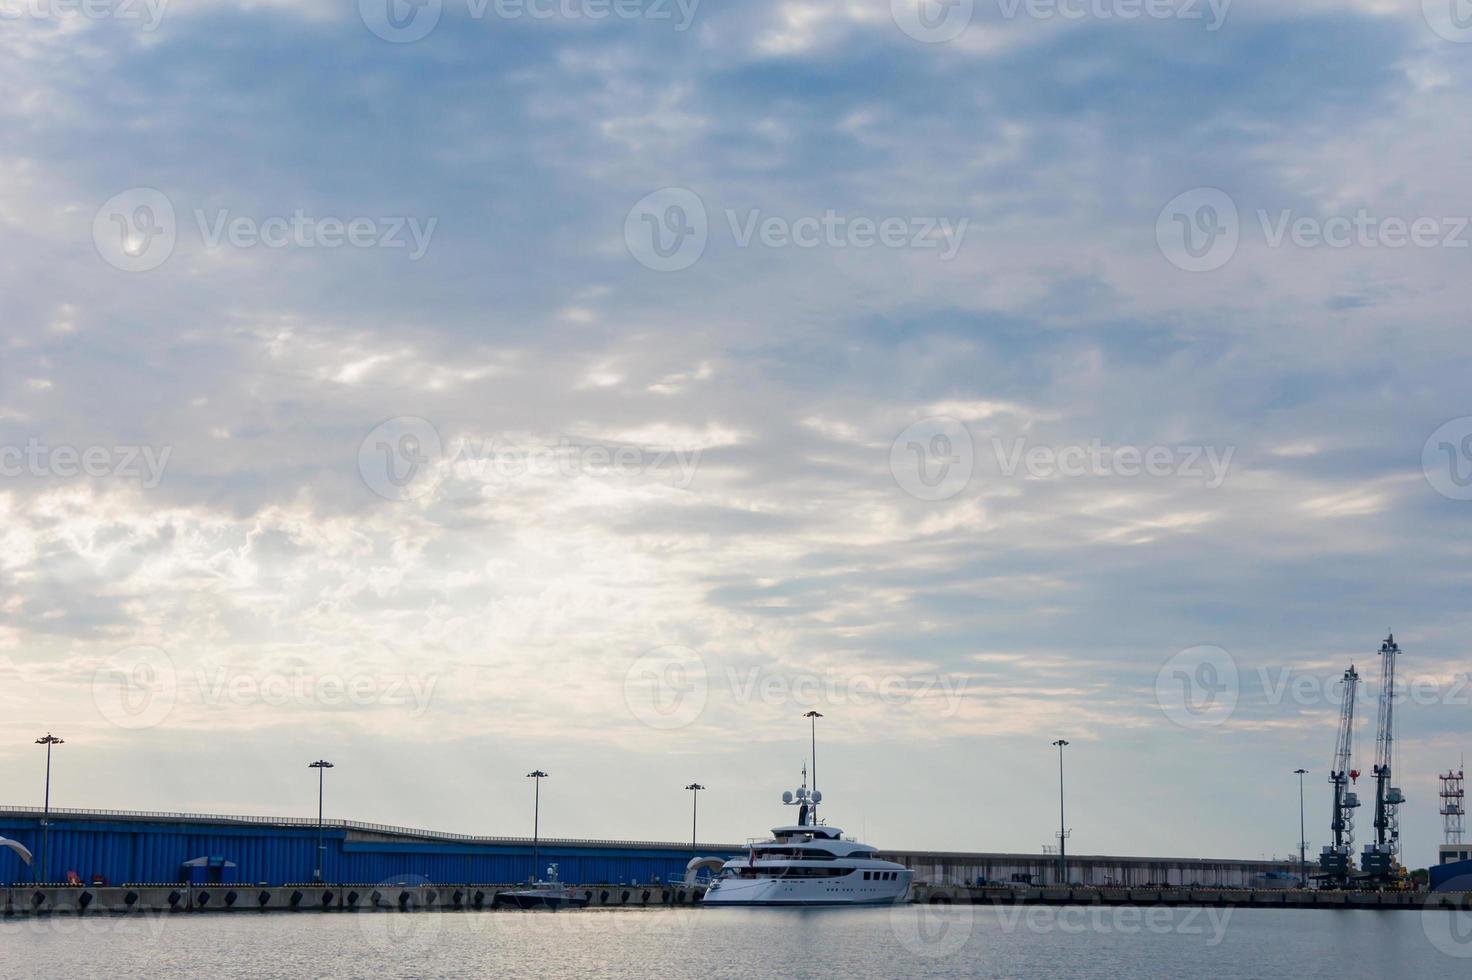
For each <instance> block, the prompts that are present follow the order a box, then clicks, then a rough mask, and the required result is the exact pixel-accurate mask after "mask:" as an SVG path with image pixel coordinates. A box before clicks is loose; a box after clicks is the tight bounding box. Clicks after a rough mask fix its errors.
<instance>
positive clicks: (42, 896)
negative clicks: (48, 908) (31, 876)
mask: <svg viewBox="0 0 1472 980" xmlns="http://www.w3.org/2000/svg"><path fill="white" fill-rule="evenodd" d="M31 904H32V905H33V906H35V907H36V908H40V907H41V906H42V905H45V904H46V893H45V892H36V893H35V894H33V895H32V896H31Z"/></svg>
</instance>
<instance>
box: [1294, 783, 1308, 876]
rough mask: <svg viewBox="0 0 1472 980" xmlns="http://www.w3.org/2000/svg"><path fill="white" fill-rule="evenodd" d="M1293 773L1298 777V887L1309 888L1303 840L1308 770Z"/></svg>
mask: <svg viewBox="0 0 1472 980" xmlns="http://www.w3.org/2000/svg"><path fill="white" fill-rule="evenodd" d="M1293 772H1294V773H1295V774H1296V775H1297V776H1298V887H1299V888H1307V887H1308V858H1307V857H1306V856H1305V851H1306V850H1307V848H1308V842H1307V841H1305V840H1304V839H1303V774H1304V773H1306V772H1308V770H1307V769H1295V770H1293Z"/></svg>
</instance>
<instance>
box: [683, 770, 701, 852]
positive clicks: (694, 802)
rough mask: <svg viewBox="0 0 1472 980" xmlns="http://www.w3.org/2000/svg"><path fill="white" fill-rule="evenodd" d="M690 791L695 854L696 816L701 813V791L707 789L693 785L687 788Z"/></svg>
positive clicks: (691, 831) (691, 836) (692, 846)
mask: <svg viewBox="0 0 1472 980" xmlns="http://www.w3.org/2000/svg"><path fill="white" fill-rule="evenodd" d="M685 788H686V789H688V790H689V791H690V853H692V854H694V853H695V815H696V813H698V812H699V807H700V791H701V790H703V789H705V787H704V786H702V785H700V784H699V783H691V784H690V785H689V786H686V787H685Z"/></svg>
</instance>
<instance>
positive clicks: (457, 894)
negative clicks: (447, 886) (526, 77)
mask: <svg viewBox="0 0 1472 980" xmlns="http://www.w3.org/2000/svg"><path fill="white" fill-rule="evenodd" d="M450 904H452V905H454V906H455V908H457V909H460V908H464V907H465V893H464V892H462V891H461V890H460V889H458V888H457V889H455V890H454V891H453V892H451V893H450Z"/></svg>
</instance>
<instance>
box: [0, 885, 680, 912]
mask: <svg viewBox="0 0 1472 980" xmlns="http://www.w3.org/2000/svg"><path fill="white" fill-rule="evenodd" d="M518 887H525V885H524V884H523V885H512V884H501V885H424V884H392V883H380V884H376V885H373V884H366V885H365V884H357V885H281V886H275V887H265V886H251V885H208V886H199V885H192V886H191V885H131V886H130V885H122V886H115V887H97V888H88V887H84V886H76V885H71V886H67V885H36V886H30V887H27V886H15V887H10V888H5V889H3V890H0V913H3V915H5V916H7V917H14V916H33V915H127V914H131V913H179V914H189V913H195V912H231V913H249V912H297V913H302V912H373V911H378V912H422V911H431V910H436V911H445V912H453V911H490V910H491V906H492V904H493V902H494V900H495V896H496V893H497V892H499V891H507V890H509V889H512V888H518ZM573 890H574V892H575V893H577V894H580V895H582V896H583V897H586V898H587V899H588V904H589V907H590V908H591V907H598V908H602V907H616V908H625V907H627V908H653V907H660V906H673V905H691V904H694V903H696V902H698V901H699V899H700V896H701V895H703V894H704V891H705V889H704V887H703V886H696V887H690V886H684V885H579V886H576V887H575V888H574V889H573Z"/></svg>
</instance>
